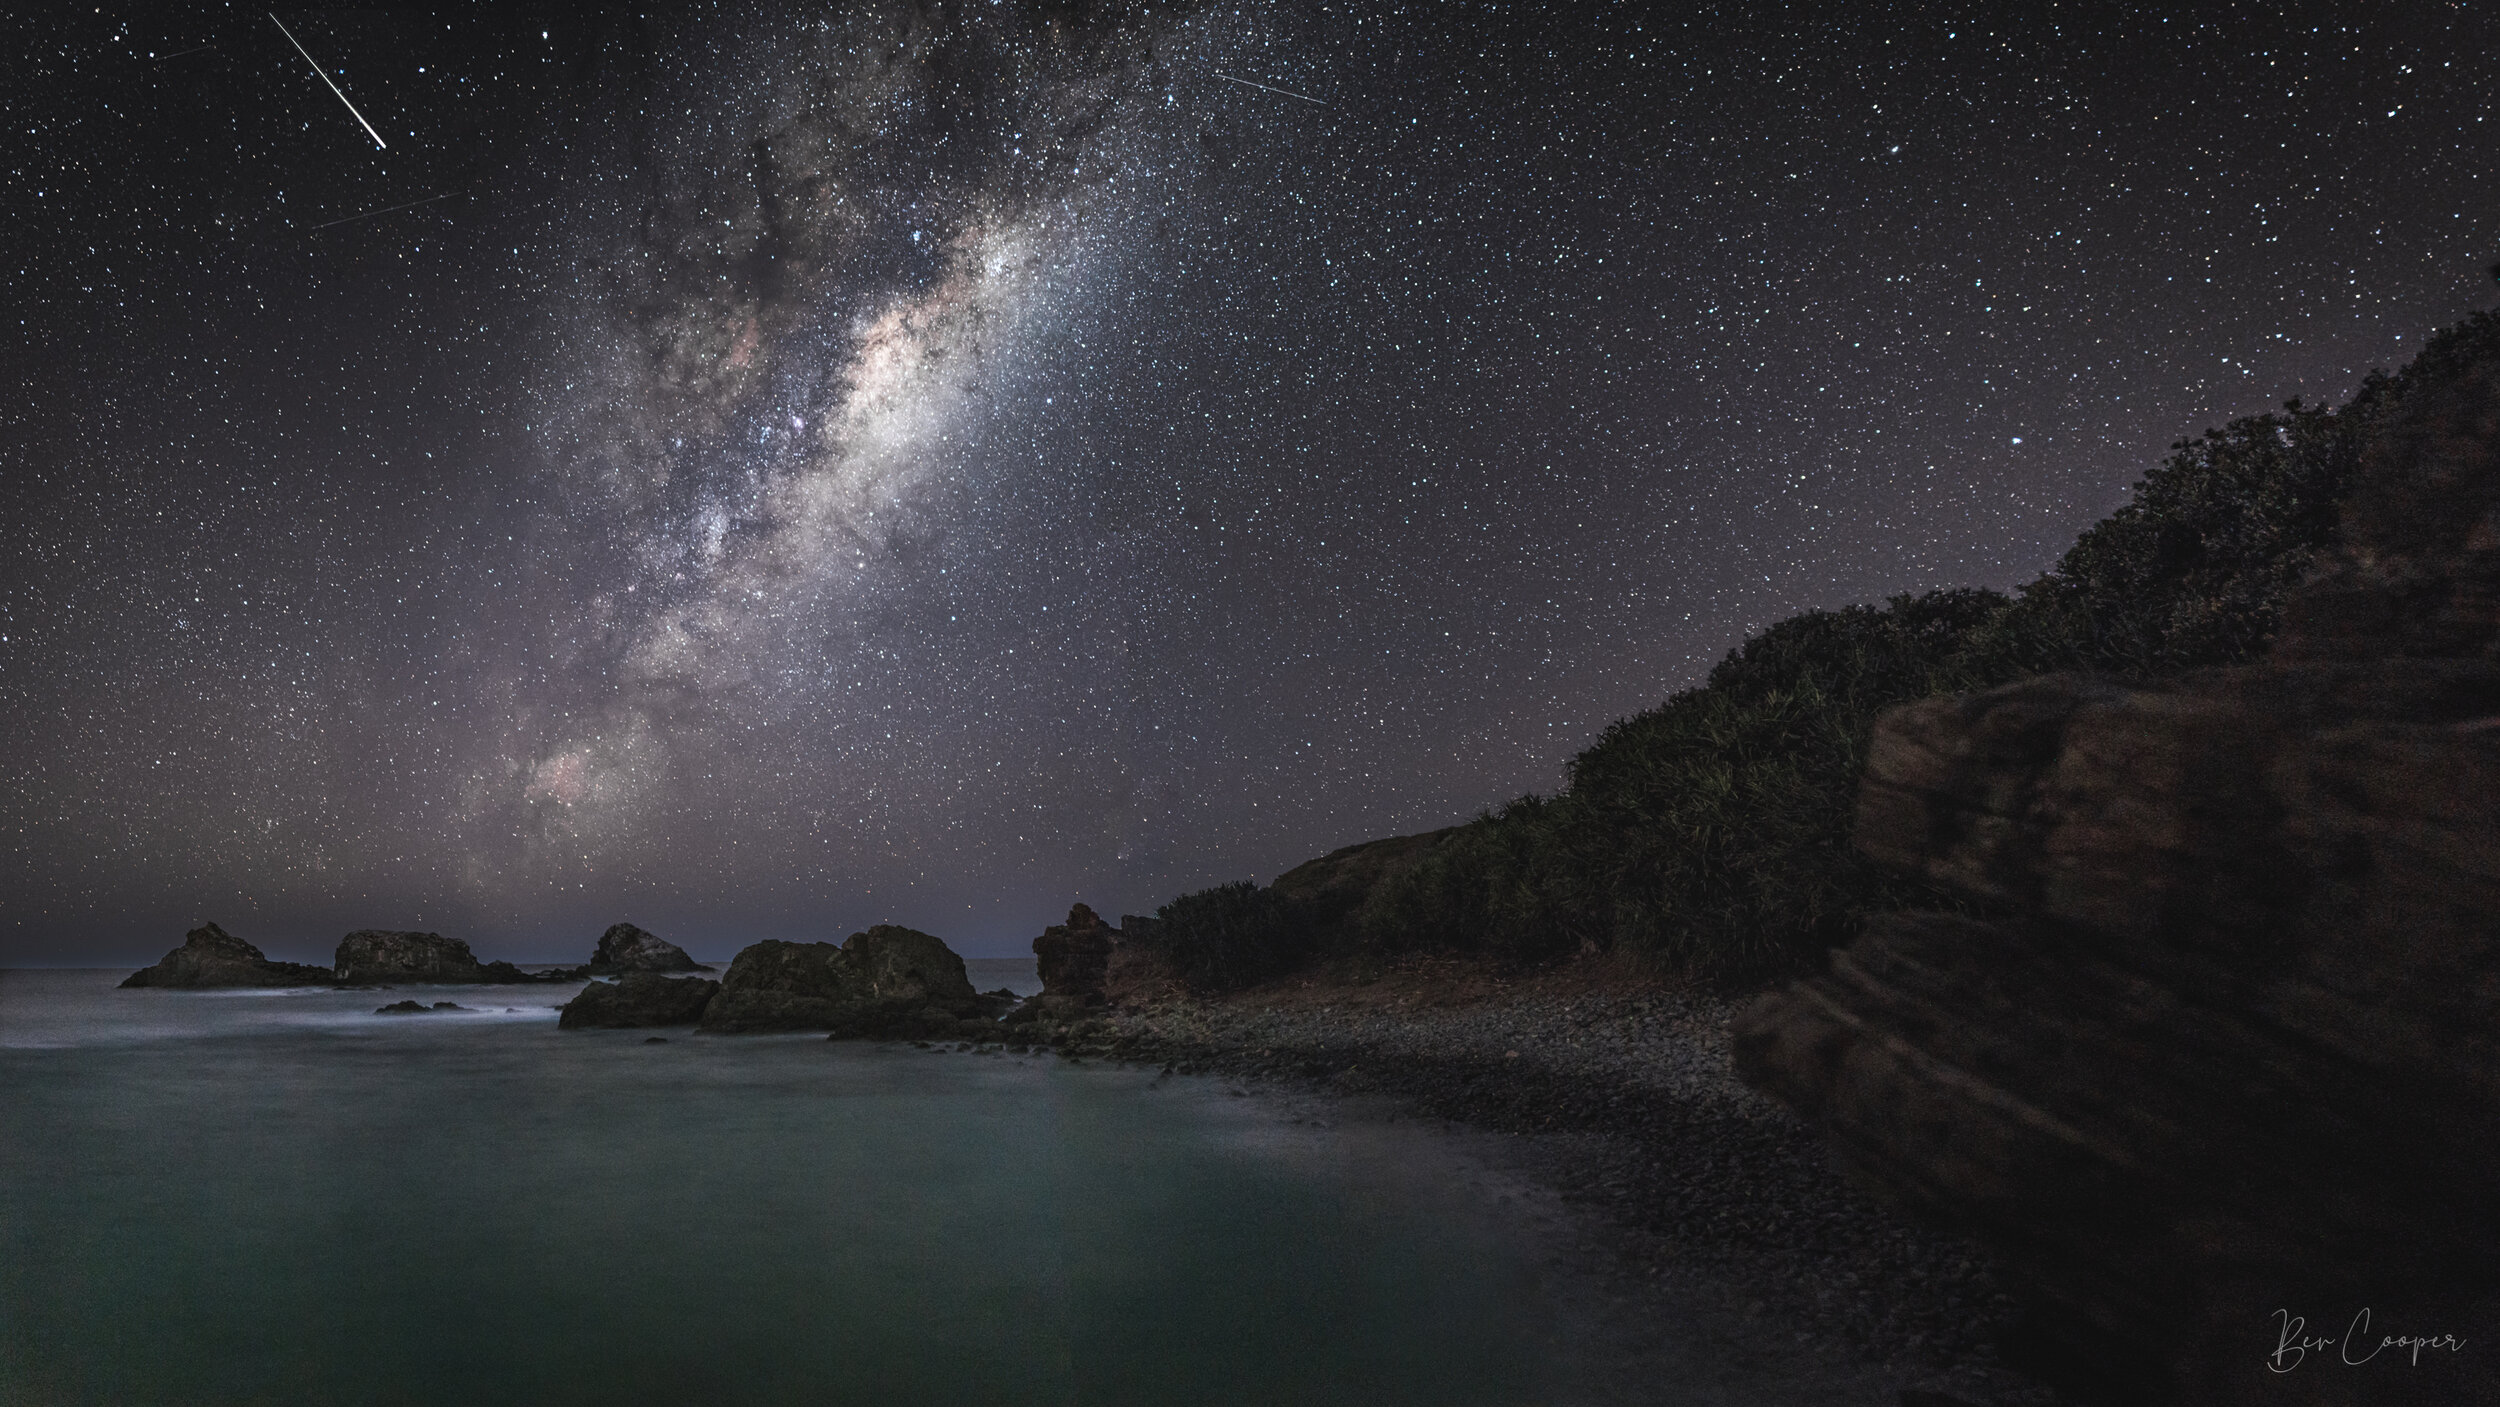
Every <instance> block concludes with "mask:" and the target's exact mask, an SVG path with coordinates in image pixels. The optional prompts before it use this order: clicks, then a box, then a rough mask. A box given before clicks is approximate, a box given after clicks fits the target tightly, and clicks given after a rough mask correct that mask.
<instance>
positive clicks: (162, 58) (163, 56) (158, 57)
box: [148, 16, 275, 63]
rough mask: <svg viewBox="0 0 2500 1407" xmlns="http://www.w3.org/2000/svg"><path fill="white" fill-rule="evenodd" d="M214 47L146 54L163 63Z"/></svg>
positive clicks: (199, 45) (204, 45)
mask: <svg viewBox="0 0 2500 1407" xmlns="http://www.w3.org/2000/svg"><path fill="white" fill-rule="evenodd" d="M272 18H275V16H272ZM216 47H217V46H216V45H214V44H196V45H193V46H192V47H190V48H188V49H183V50H179V51H177V52H175V53H171V54H150V55H148V57H149V58H151V59H154V60H156V61H157V62H158V63H163V62H165V61H166V60H167V59H178V58H181V57H183V56H184V55H186V54H197V53H202V52H204V51H206V50H209V49H214V48H216Z"/></svg>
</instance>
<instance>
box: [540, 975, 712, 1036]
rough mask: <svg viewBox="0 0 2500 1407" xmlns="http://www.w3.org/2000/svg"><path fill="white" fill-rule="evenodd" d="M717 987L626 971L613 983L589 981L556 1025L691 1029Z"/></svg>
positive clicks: (698, 979)
mask: <svg viewBox="0 0 2500 1407" xmlns="http://www.w3.org/2000/svg"><path fill="white" fill-rule="evenodd" d="M720 987H721V984H720V983H718V982H713V981H707V980H706V979H704V978H701V977H663V976H661V975H660V974H658V973H656V972H628V973H626V974H625V975H624V976H623V977H622V978H620V979H618V980H617V981H614V982H593V983H591V984H590V985H589V986H587V987H584V988H582V990H581V993H580V994H579V995H578V996H576V997H574V998H573V1000H571V1001H569V1002H566V1003H565V1004H564V1014H563V1015H562V1016H560V1017H558V1018H557V1019H556V1025H557V1026H559V1027H561V1028H563V1029H564V1030H568V1031H572V1030H585V1029H611V1030H613V1029H622V1028H629V1027H638V1026H691V1025H693V1024H694V1023H695V1022H696V1021H697V1020H698V1019H700V1018H701V1017H702V1015H703V1008H704V1007H705V1006H706V1005H708V1004H710V1002H711V1000H712V998H713V996H714V995H715V994H717V993H718V992H719V991H720Z"/></svg>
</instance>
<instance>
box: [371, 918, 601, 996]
mask: <svg viewBox="0 0 2500 1407" xmlns="http://www.w3.org/2000/svg"><path fill="white" fill-rule="evenodd" d="M333 971H334V974H335V976H336V978H337V980H338V981H341V982H346V983H352V984H356V985H359V986H362V985H366V984H371V983H384V982H471V983H493V984H496V985H506V986H508V985H514V984H518V983H524V982H561V981H566V980H571V981H576V982H578V981H580V980H581V975H580V974H578V973H575V974H570V975H568V974H565V973H537V972H523V971H522V970H521V969H519V968H517V967H515V966H513V965H512V964H511V963H508V962H479V961H478V960H477V955H476V954H475V953H472V952H470V951H469V945H468V944H467V943H466V942H464V941H462V940H460V939H458V938H446V937H444V936H443V935H442V934H440V933H417V932H413V931H408V930H403V929H387V928H360V929H357V930H356V931H355V932H353V933H350V934H348V935H347V936H346V937H344V938H342V939H340V940H339V948H338V957H337V964H336V967H335V968H334V969H333Z"/></svg>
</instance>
